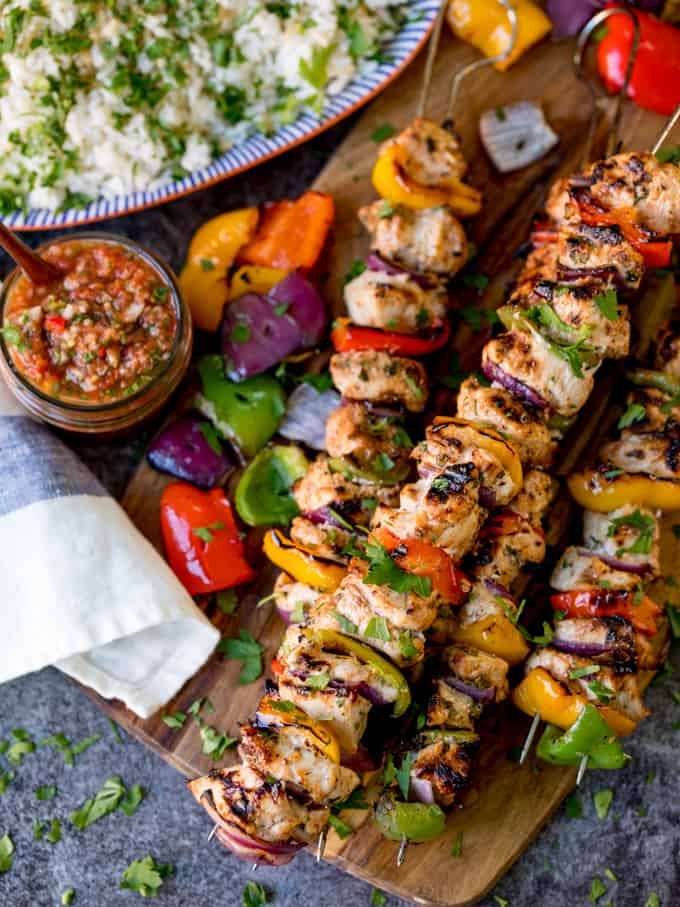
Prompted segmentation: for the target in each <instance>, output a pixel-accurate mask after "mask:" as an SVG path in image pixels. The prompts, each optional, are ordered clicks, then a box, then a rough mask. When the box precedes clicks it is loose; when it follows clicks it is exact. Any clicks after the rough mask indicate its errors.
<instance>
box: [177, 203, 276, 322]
mask: <svg viewBox="0 0 680 907" xmlns="http://www.w3.org/2000/svg"><path fill="white" fill-rule="evenodd" d="M259 217H260V215H259V212H258V210H257V208H242V209H240V210H238V211H228V212H227V213H226V214H220V215H219V216H218V217H214V218H213V219H212V220H209V221H208V222H207V223H205V224H203V226H202V227H201V228H200V229H199V230H197V232H196V233H195V234H194V237H193V239H192V240H191V244H190V246H189V252H188V254H187V260H186V262H185V263H184V267H183V268H182V272H181V274H180V275H179V286H180V289H181V291H182V294H183V296H184V298H185V300H186V302H187V304H188V306H189V308H190V310H191V314H192V316H193V319H194V322H195V323H196V325H197V326H198V327H199V328H203V330H204V331H214V330H216V329H217V327H218V325H219V323H220V320H221V318H222V309H223V308H224V304H225V302H226V301H227V296H228V292H227V273H228V271H229V268H230V267H231V266H232V265H233V263H234V260H235V259H236V255H237V253H238V251H239V249H240V248H241V247H242V246H244V245H245V244H246V243H247V242H250V240H251V239H252V238H253V236H255V231H256V230H257V223H258V220H259Z"/></svg>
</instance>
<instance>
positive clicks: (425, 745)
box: [411, 731, 479, 806]
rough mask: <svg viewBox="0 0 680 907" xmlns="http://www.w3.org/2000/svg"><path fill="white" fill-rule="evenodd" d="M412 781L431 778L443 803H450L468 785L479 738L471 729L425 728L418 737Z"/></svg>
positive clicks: (438, 800) (440, 802) (436, 798)
mask: <svg viewBox="0 0 680 907" xmlns="http://www.w3.org/2000/svg"><path fill="white" fill-rule="evenodd" d="M415 746H416V747H419V749H418V754H417V756H416V758H415V759H414V761H413V763H412V764H411V783H412V784H413V783H414V782H416V783H418V782H419V781H421V782H422V781H428V782H429V783H430V784H431V785H432V791H433V793H434V799H435V801H436V802H437V803H439V805H440V806H451V804H452V803H453V802H454V801H455V799H456V797H458V796H459V795H460V794H461V792H462V791H463V790H465V788H466V787H467V786H468V784H469V781H470V773H471V771H472V759H473V757H474V755H475V753H476V751H477V748H478V746H479V738H478V737H477V735H476V734H471V733H470V732H469V731H458V732H455V731H448V732H447V731H429V732H428V731H425V732H424V733H423V734H421V735H420V736H419V737H418V738H417V740H416V741H415Z"/></svg>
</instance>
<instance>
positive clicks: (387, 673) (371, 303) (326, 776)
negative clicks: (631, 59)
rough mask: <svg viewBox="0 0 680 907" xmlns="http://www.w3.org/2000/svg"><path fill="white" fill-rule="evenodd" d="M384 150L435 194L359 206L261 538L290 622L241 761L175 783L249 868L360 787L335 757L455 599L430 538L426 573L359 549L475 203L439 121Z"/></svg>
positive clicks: (353, 756)
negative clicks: (321, 356)
mask: <svg viewBox="0 0 680 907" xmlns="http://www.w3.org/2000/svg"><path fill="white" fill-rule="evenodd" d="M388 148H399V149H401V150H400V151H399V154H400V155H402V154H403V165H404V168H405V170H404V172H405V173H408V174H410V175H409V179H410V180H411V183H410V184H409V185H411V186H412V187H416V188H417V187H418V186H422V191H423V192H429V193H434V192H437V193H439V195H438V196H437V199H438V203H437V206H436V207H434V208H427V207H423V206H422V205H421V207H420V208H418V207H415V206H408V205H406V204H402V203H398V202H390V201H389V200H387V199H384V200H383V201H379V202H377V203H376V204H375V205H372V206H370V207H369V208H367V209H365V210H363V211H362V212H361V218H362V220H363V222H364V223H365V224H366V225H367V227H368V228H369V229H370V230H371V232H372V234H373V236H374V243H373V251H372V252H371V254H370V255H369V256H368V257H367V260H366V263H365V268H364V269H363V270H362V269H356V268H355V270H361V273H358V274H356V276H355V277H354V278H353V279H352V280H351V281H349V282H348V283H347V285H346V287H345V300H346V304H347V311H348V315H349V318H347V319H341V320H340V321H338V322H337V323H336V325H335V326H334V330H333V334H332V341H333V344H334V347H335V350H336V352H335V354H334V355H333V357H332V359H331V364H330V371H331V375H332V378H333V381H334V383H335V386H336V388H337V389H338V390H339V391H340V392H341V394H342V404H341V406H340V407H339V408H338V409H336V410H335V411H334V412H333V413H332V414H331V415H330V417H329V419H328V422H327V425H326V452H324V453H322V454H320V455H319V456H318V457H317V458H316V460H315V461H314V462H313V463H312V465H311V467H310V468H309V470H308V472H307V474H306V475H305V476H304V477H303V478H301V479H300V480H299V481H298V483H297V484H296V486H295V488H294V495H295V499H296V502H297V504H298V507H299V509H300V512H301V515H300V516H298V517H296V518H295V519H294V520H293V522H292V524H291V527H290V537H287V536H285V535H284V534H283V533H282V532H280V531H279V530H271V531H270V532H268V533H267V535H266V537H265V542H264V550H265V553H266V554H267V555H268V557H269V558H270V559H271V560H272V561H273V563H275V564H276V565H277V566H279V567H280V568H281V569H282V571H283V572H282V573H281V574H280V575H279V577H278V579H277V581H276V584H275V589H274V597H275V599H276V603H277V608H278V610H279V612H280V613H281V614H282V615H283V616H284V617H285V618H286V619H287V621H288V622H289V623H290V628H289V630H288V631H287V633H286V636H285V637H284V640H283V643H282V646H281V649H280V651H279V653H278V656H277V658H276V659H275V660H274V662H273V664H272V672H273V674H274V677H275V681H272V682H270V683H269V684H268V688H267V691H266V695H265V697H264V699H263V700H262V702H261V703H260V705H259V707H258V710H257V713H256V715H255V716H254V718H253V719H252V720H251V721H250V722H249V723H247V724H245V725H244V726H243V727H242V729H241V734H242V737H241V744H240V746H239V756H240V758H241V763H240V764H239V765H237V766H234V767H230V768H227V769H220V770H215V771H213V772H211V773H210V774H209V775H207V776H205V777H203V778H199V779H196V780H195V781H193V782H191V783H190V787H191V790H192V792H193V794H194V796H195V797H196V799H197V800H199V802H201V803H202V804H203V805H204V806H205V808H206V809H207V810H208V812H209V813H210V814H211V816H212V817H213V818H214V820H215V822H216V825H217V831H216V834H217V836H218V838H219V840H220V841H221V842H222V843H223V844H224V845H226V846H227V847H228V848H229V849H230V850H232V851H233V852H234V853H236V854H237V855H239V856H241V857H243V858H245V859H248V860H251V861H252V862H253V863H258V862H269V863H283V862H286V861H288V860H289V859H291V857H292V855H293V854H294V853H295V852H296V851H297V850H298V849H300V848H301V847H303V846H305V845H306V844H309V843H310V842H312V841H314V840H316V839H318V838H319V835H320V833H321V832H322V831H323V830H324V829H325V827H326V826H327V825H328V823H329V820H332V819H333V817H334V815H335V813H336V812H337V811H338V809H339V808H340V807H341V806H342V805H343V804H344V803H347V802H349V801H348V798H350V796H351V794H352V791H353V790H355V789H356V788H357V787H358V785H359V784H360V777H359V775H358V774H357V773H356V772H355V771H354V770H353V768H352V767H351V766H352V765H354V766H355V767H357V768H362V767H365V756H364V753H363V750H362V748H361V739H362V737H363V735H364V731H365V729H366V726H367V722H368V717H369V713H370V711H371V709H372V707H374V706H378V707H383V706H384V707H387V708H388V709H390V710H391V712H392V713H393V714H394V716H396V717H399V716H401V715H403V714H404V713H405V711H406V710H407V709H408V706H409V703H410V690H409V685H408V683H407V681H406V679H405V677H404V674H403V669H405V668H408V667H411V666H412V665H415V664H416V663H418V662H419V661H420V660H421V659H422V657H423V653H424V647H425V631H426V630H427V629H428V628H429V627H430V626H431V624H432V623H433V621H434V619H435V617H436V614H437V607H438V604H439V603H440V602H443V601H445V600H448V601H450V602H453V603H455V602H456V601H460V600H462V597H463V594H464V589H465V587H464V585H463V580H462V577H461V575H460V574H459V572H458V571H457V570H456V569H455V568H454V567H453V563H452V561H450V559H449V557H448V555H447V554H445V553H444V552H443V551H442V550H440V549H439V548H435V547H434V546H429V548H431V549H432V551H433V552H434V555H435V557H436V558H438V560H437V563H436V565H435V566H438V569H439V570H440V572H441V578H440V580H439V582H437V581H435V580H433V579H431V578H430V577H429V576H428V575H417V574H418V572H419V571H418V569H417V565H415V566H414V560H413V557H412V558H411V560H410V561H408V558H407V562H408V563H407V564H406V566H405V567H402V566H399V564H398V562H397V560H396V559H392V557H391V556H390V552H389V551H388V550H387V549H386V548H384V547H382V546H381V545H378V543H377V542H375V541H374V540H371V542H369V544H368V545H367V544H366V538H367V536H368V532H369V527H370V525H371V521H372V518H373V516H374V514H375V513H376V512H377V511H378V510H380V509H389V510H394V511H395V512H396V510H397V508H398V506H399V484H400V483H401V482H403V481H404V479H406V478H407V477H408V475H409V474H410V472H411V468H412V467H411V463H412V459H411V451H412V448H413V441H412V440H411V437H410V434H409V431H410V426H409V419H412V418H413V417H415V416H417V415H418V414H419V413H422V411H423V409H424V407H425V404H426V401H427V396H428V390H429V388H428V378H427V373H426V369H425V367H424V365H423V364H422V362H420V361H419V360H418V359H417V358H414V357H417V356H422V355H426V354H428V353H431V352H433V351H435V350H437V349H440V348H441V347H442V346H444V345H445V344H446V343H447V341H448V339H449V330H450V329H449V323H448V319H447V309H448V301H449V289H448V286H447V282H448V281H449V280H450V279H451V278H452V277H453V276H454V275H455V274H456V273H457V272H458V271H459V270H460V269H461V268H462V267H463V266H464V265H465V263H466V261H467V257H468V249H467V238H466V234H465V231H464V229H463V227H462V225H461V224H460V222H459V220H458V218H457V215H458V213H461V214H466V215H467V214H473V213H476V211H477V210H478V209H479V206H480V203H481V199H480V197H479V193H476V192H475V191H474V190H473V189H471V187H469V186H467V185H465V184H464V183H463V182H462V178H463V176H464V173H465V170H466V165H465V162H464V160H463V158H462V155H461V152H460V148H459V144H458V141H457V139H456V138H455V136H454V135H453V134H452V133H450V132H449V131H447V130H445V129H442V128H441V127H439V126H437V125H436V124H434V123H431V122H429V121H427V120H423V119H419V120H417V121H416V122H414V123H413V124H412V126H411V127H409V128H408V129H406V130H405V131H404V132H403V133H402V134H401V135H400V136H399V137H397V138H396V139H395V140H394V141H393V142H391V143H389V146H388ZM388 153H389V154H390V155H392V151H389V152H388ZM428 162H429V163H428ZM416 179H417V180H419V181H422V183H421V182H418V183H416V182H415V180H416ZM414 191H415V189H414ZM469 481H470V482H471V483H473V482H476V477H472V478H471V479H470V480H469ZM472 518H473V520H474V513H472ZM440 522H441V518H440ZM371 545H372V547H373V550H374V552H377V553H376V554H375V556H376V557H377V558H378V560H380V559H382V561H383V565H382V569H383V570H387V571H388V572H390V573H391V574H393V575H396V576H397V577H398V583H397V584H396V586H395V584H393V586H395V587H393V586H389V585H383V584H382V582H381V581H376V582H372V581H371V579H370V577H371V575H375V570H376V569H377V570H378V571H380V569H381V567H380V564H379V563H377V562H376V564H374V565H372V564H371V563H369V561H368V559H364V558H365V557H366V555H365V552H366V551H370V550H371ZM429 548H428V550H429ZM356 552H359V553H361V555H362V556H361V557H356V556H354V555H355V553H356ZM409 564H410V565H411V566H414V572H409V570H410V567H409ZM424 566H425V568H427V566H428V565H427V564H425V565H424ZM348 568H349V569H348ZM372 571H373V574H372ZM365 579H367V580H368V582H364V580H365ZM441 590H443V592H442V591H441ZM362 760H363V762H362Z"/></svg>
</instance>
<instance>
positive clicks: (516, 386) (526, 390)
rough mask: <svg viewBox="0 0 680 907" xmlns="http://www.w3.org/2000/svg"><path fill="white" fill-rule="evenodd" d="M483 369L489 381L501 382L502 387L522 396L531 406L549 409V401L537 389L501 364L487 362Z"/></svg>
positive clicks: (516, 395) (517, 395)
mask: <svg viewBox="0 0 680 907" xmlns="http://www.w3.org/2000/svg"><path fill="white" fill-rule="evenodd" d="M482 371H483V372H484V374H485V375H486V377H487V378H488V379H489V381H491V382H492V383H493V382H494V381H495V382H496V383H497V384H500V385H501V387H504V388H505V389H506V390H507V391H510V393H511V394H514V395H515V397H520V398H521V399H522V400H524V401H525V402H526V403H528V404H529V405H530V406H535V407H536V408H537V409H548V406H549V404H548V401H547V400H544V399H543V397H541V395H540V394H539V393H538V392H537V391H535V390H533V388H531V387H529V386H528V385H527V384H524V383H523V382H522V381H519V380H518V379H517V378H513V376H512V375H510V374H508V372H506V371H504V370H503V369H502V368H501V367H500V365H496V363H495V362H485V363H484V364H483V366H482Z"/></svg>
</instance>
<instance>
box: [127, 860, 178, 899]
mask: <svg viewBox="0 0 680 907" xmlns="http://www.w3.org/2000/svg"><path fill="white" fill-rule="evenodd" d="M174 871H175V867H174V866H173V865H172V863H156V861H155V860H154V858H153V857H152V856H148V857H144V859H142V860H134V861H133V862H132V863H130V865H129V866H128V868H127V869H126V870H125V872H124V873H123V878H122V880H121V882H120V885H119V886H118V887H119V888H127V889H129V890H131V891H137V892H138V893H139V894H141V895H142V897H145V898H155V897H156V896H157V895H158V892H159V890H160V888H161V886H162V885H163V881H164V879H166V878H167V876H169V875H171V874H172V873H173V872H174Z"/></svg>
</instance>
